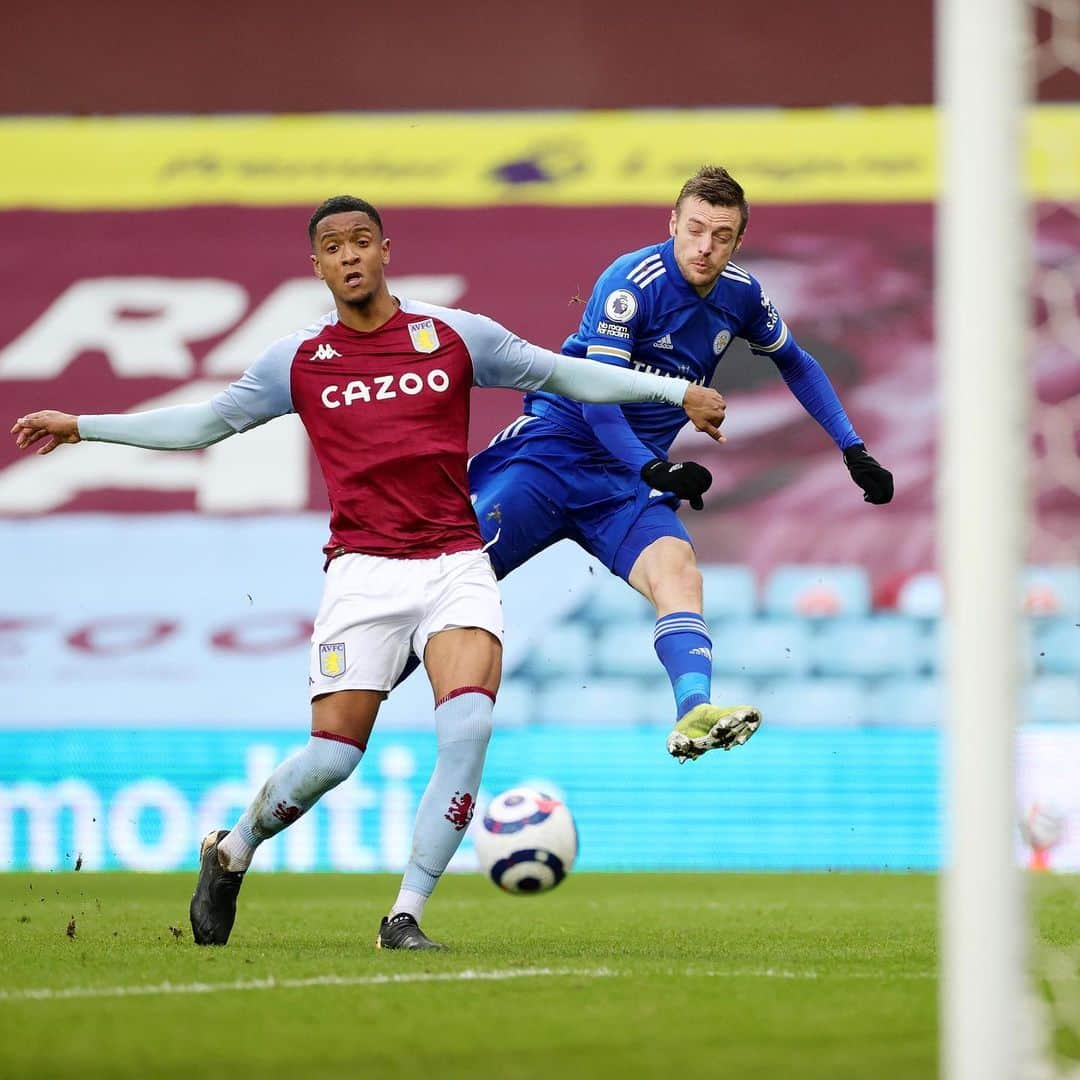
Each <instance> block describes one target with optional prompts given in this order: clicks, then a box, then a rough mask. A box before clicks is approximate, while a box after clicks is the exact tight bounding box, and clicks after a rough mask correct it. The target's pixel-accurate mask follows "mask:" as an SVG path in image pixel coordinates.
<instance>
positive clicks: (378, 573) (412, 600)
mask: <svg viewBox="0 0 1080 1080" xmlns="http://www.w3.org/2000/svg"><path fill="white" fill-rule="evenodd" d="M465 626H477V627H480V628H481V629H482V630H487V631H488V632H489V633H490V634H493V635H494V636H495V637H496V638H498V640H499V641H502V639H503V612H502V599H501V597H500V595H499V586H498V583H497V582H496V581H495V572H494V571H493V570H492V569H491V562H490V560H489V559H488V557H487V555H486V554H485V553H484V552H482V551H459V552H455V553H454V554H452V555H440V556H438V558H435V559H388V558H385V557H383V556H379V555H356V554H349V555H339V556H338V557H337V558H336V559H333V560H331V562H330V565H329V566H328V567H327V570H326V584H325V585H324V587H323V596H322V603H321V604H320V605H319V614H318V615H317V616H316V617H315V630H314V633H313V634H312V636H311V663H310V668H309V679H308V685H309V688H310V691H311V697H312V698H315V697H318V695H319V694H329V693H333V692H334V691H336V690H381V691H383V692H385V691H388V690H389V689H390V688H391V687H392V686H393V685H394V682H395V681H396V679H397V677H398V676H399V675H400V674H401V671H402V668H404V666H405V661H406V660H407V659H408V657H409V650H410V648H411V649H412V650H413V651H414V652H415V653H416V655H417V656H419V657H420V658H421V659H423V656H424V649H425V648H426V646H427V643H428V638H430V637H431V635H432V634H437V633H438V632H439V631H440V630H452V629H455V628H457V627H465Z"/></svg>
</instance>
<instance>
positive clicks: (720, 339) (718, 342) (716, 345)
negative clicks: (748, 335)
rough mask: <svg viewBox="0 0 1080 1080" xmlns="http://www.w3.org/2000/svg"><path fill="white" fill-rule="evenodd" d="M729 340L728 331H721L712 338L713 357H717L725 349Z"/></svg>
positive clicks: (729, 333)
mask: <svg viewBox="0 0 1080 1080" xmlns="http://www.w3.org/2000/svg"><path fill="white" fill-rule="evenodd" d="M730 340H731V331H730V330H721V331H720V333H719V334H717V335H716V337H714V338H713V342H712V351H713V355H714V356H719V355H720V354H721V353H722V352H723V351H724V350H725V349H726V348H727V347H728V342H729V341H730Z"/></svg>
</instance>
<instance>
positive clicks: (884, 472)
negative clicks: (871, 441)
mask: <svg viewBox="0 0 1080 1080" xmlns="http://www.w3.org/2000/svg"><path fill="white" fill-rule="evenodd" d="M844 464H845V465H846V466H847V469H848V472H849V473H851V479H852V480H854V481H855V483H856V484H858V485H859V487H861V488H862V489H863V501H864V502H868V503H874V504H875V505H878V506H880V505H882V504H883V503H887V502H891V501H892V497H893V479H892V473H891V472H889V470H888V469H886V468H885V466H884V465H880V464H879V463H878V462H876V461H875V460H874V459H873V458H872V457H871V456H870V455H869V454H868V453H867V452H866V447H865V446H863V444H862V443H856V444H855V445H854V446H849V447H848V448H847V449H846V450H845V451H844Z"/></svg>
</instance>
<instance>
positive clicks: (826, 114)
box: [0, 105, 1080, 210]
mask: <svg viewBox="0 0 1080 1080" xmlns="http://www.w3.org/2000/svg"><path fill="white" fill-rule="evenodd" d="M1028 138H1029V147H1030V150H1029V155H1028V183H1029V189H1030V191H1031V193H1032V195H1033V197H1035V198H1040V199H1053V200H1070V199H1075V198H1077V196H1078V195H1080V108H1078V107H1076V106H1069V105H1062V106H1055V105H1044V106H1039V107H1036V108H1033V109H1032V110H1031V114H1030V124H1029V130H1028ZM937 149H938V148H937V127H936V123H935V115H934V110H933V109H932V108H930V107H896V108H875V109H869V108H833V109H786V110H785V109H764V110H761V109H752V110H751V109H732V110H723V109H701V110H628V111H608V112H605V111H596V112H515V113H509V112H506V113H500V112H491V113H393V114H363V113H329V114H315V115H272V116H251V115H245V116H198V117H192V116H177V117H84V118H66V117H51V118H44V119H35V118H7V119H2V120H0V160H3V162H4V167H3V169H2V170H0V208H4V209H13V208H38V209H62V210H91V209H103V210H104V209H110V210H112V209H142V208H160V207H172V206H192V205H207V204H219V205H220V204H227V205H246V206H275V205H295V204H312V203H317V202H319V201H321V200H322V199H323V198H325V197H326V196H328V195H331V194H339V193H345V192H347V193H350V194H355V195H360V196H362V197H364V198H367V199H370V200H371V201H372V202H374V203H375V204H376V205H379V206H433V207H453V206H468V207H471V206H492V205H507V204H510V205H513V204H535V205H547V206H588V205H664V204H666V203H669V202H671V201H672V199H673V196H674V195H675V193H676V192H677V190H678V188H679V186H680V185H681V183H682V181H683V180H684V179H685V178H686V177H687V176H689V175H690V174H691V173H693V172H694V171H695V170H696V169H697V168H698V166H699V165H701V164H703V163H705V162H709V163H718V164H723V165H726V166H727V167H728V169H729V170H730V171H731V172H732V174H733V175H734V176H735V177H736V178H737V179H739V180H740V181H741V182H742V184H743V186H744V187H745V188H746V190H747V194H748V196H749V198H750V200H751V202H753V203H813V202H816V203H825V202H830V203H850V202H924V201H927V200H930V199H933V198H934V196H935V194H936V189H937V182H936V181H937Z"/></svg>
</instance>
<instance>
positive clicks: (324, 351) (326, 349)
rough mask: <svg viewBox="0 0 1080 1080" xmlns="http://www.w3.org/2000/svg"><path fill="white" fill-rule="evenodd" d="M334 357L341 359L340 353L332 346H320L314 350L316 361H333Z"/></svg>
mask: <svg viewBox="0 0 1080 1080" xmlns="http://www.w3.org/2000/svg"><path fill="white" fill-rule="evenodd" d="M334 357H338V358H340V357H341V353H339V352H338V351H337V349H335V348H334V346H333V345H320V346H319V347H318V348H317V349H316V350H315V359H316V360H333V359H334Z"/></svg>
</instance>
